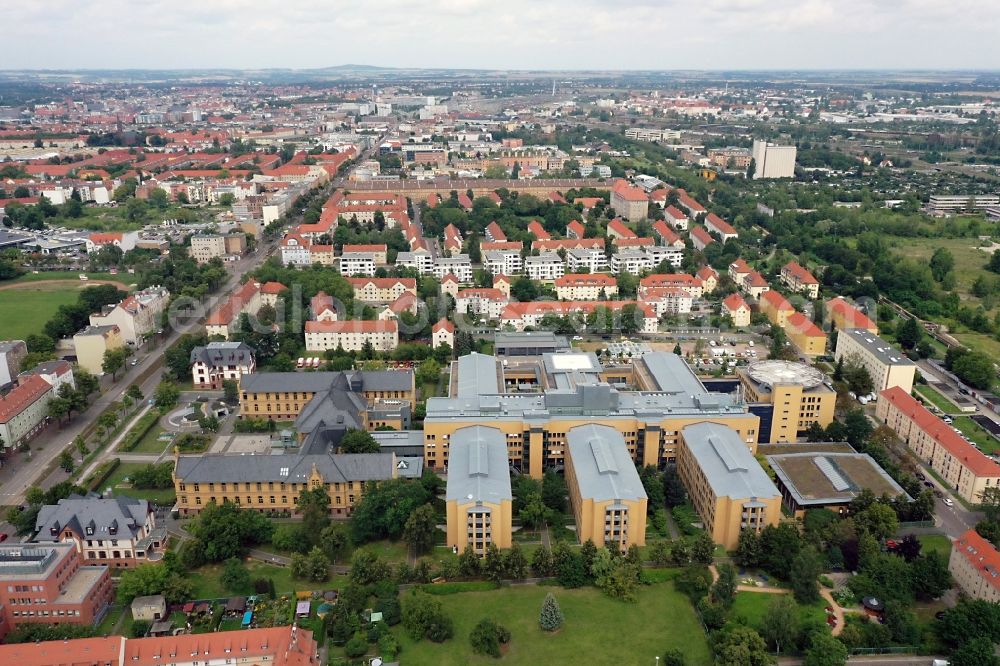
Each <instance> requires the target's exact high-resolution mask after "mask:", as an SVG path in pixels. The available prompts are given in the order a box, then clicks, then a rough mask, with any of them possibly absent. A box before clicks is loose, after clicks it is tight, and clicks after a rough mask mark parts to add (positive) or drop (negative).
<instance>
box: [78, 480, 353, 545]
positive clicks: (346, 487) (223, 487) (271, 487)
mask: <svg viewBox="0 0 1000 666" xmlns="http://www.w3.org/2000/svg"><path fill="white" fill-rule="evenodd" d="M361 484H362V482H361V481H345V482H344V483H343V484H341V483H339V482H337V483H334V484H328V485H332V486H333V490H334V492H340V490H341V488H340V486H341V485H343V486H344V488H343V489H344V490H360V489H361ZM251 485H254V486H256V488H255V489H256V490H264V487H263V486H264V482H262V481H258V482H255V483H253V484H251V483H249V482H246V483H244V484H243V490H250V486H251ZM286 485H287V486H288V487H287V489H288V490H291V491H292V492H295V491H296V490H298V489H299V488H298V486H299V484H297V483H289V484H285V482H284V481H280V482H278V486H279V488H278V490H286ZM193 486H194V491H195V492H201V484H200V483H195V484H193ZM232 486H233V487H232V490H239V489H240V484H239V482H235V483H233V484H232ZM308 488H309V484H308V483H303V484H302V490H307V489H308ZM180 489H181V490H182V491H186V490H187V484H186V483H181V484H180ZM267 489H268V490H274V489H275V488H274V482H273V481H268V482H267ZM208 490H209V491H210V492H214V491H215V483H213V482H209V484H208ZM219 490H221V491H223V492H225V491H226V484H225V483H220V484H219ZM248 501H249V500H248ZM282 501H286V500H285V498H284V497H282ZM295 501H296V502H297V501H298V499H297V498H296V500H295ZM87 545H88V546H89V545H92V544H91V543H90V542H87ZM97 545H99V546H100V545H103V544H102V543H101V542H100V541H98V542H97ZM111 545H113V546H117V545H118V542H117V541H114V542H112V544H111Z"/></svg>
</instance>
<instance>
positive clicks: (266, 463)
mask: <svg viewBox="0 0 1000 666" xmlns="http://www.w3.org/2000/svg"><path fill="white" fill-rule="evenodd" d="M313 466H315V467H316V469H317V470H318V471H319V473H320V475H321V476H322V477H323V479H324V480H325V481H326V482H327V483H344V482H345V481H382V480H386V479H391V478H392V470H393V456H392V454H391V453H341V454H325V453H321V454H306V455H300V454H295V453H289V454H279V455H260V456H255V455H231V454H206V455H200V456H180V457H179V458H178V460H177V471H176V474H177V477H178V478H179V479H180V480H181V481H182V482H184V483H209V482H213V483H234V482H247V481H250V482H255V481H275V482H287V483H305V482H306V481H308V479H309V476H310V474H311V472H312V468H313Z"/></svg>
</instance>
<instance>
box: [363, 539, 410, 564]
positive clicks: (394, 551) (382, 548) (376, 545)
mask: <svg viewBox="0 0 1000 666" xmlns="http://www.w3.org/2000/svg"><path fill="white" fill-rule="evenodd" d="M355 550H363V551H366V552H369V553H375V554H376V555H378V556H379V557H381V558H382V559H383V560H387V561H389V562H403V561H405V560H406V544H405V543H403V542H402V541H389V540H383V541H373V542H371V543H366V544H365V545H363V546H359V547H358V548H356V549H355Z"/></svg>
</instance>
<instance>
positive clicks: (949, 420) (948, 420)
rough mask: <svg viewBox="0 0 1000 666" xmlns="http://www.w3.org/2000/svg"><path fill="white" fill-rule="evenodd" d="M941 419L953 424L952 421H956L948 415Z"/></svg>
mask: <svg viewBox="0 0 1000 666" xmlns="http://www.w3.org/2000/svg"><path fill="white" fill-rule="evenodd" d="M941 420H942V421H944V422H945V423H947V424H948V425H951V424H952V423H954V422H955V421H954V420H953V419H952V418H951V417H950V416H946V417H944V418H943V419H941Z"/></svg>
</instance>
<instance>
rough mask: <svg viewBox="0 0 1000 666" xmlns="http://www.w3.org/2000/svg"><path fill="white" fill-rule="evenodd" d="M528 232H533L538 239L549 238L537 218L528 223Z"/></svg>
mask: <svg viewBox="0 0 1000 666" xmlns="http://www.w3.org/2000/svg"><path fill="white" fill-rule="evenodd" d="M528 233H531V234H533V235H534V236H535V238H537V239H538V240H548V239H549V238H551V236H549V232H547V231H546V230H545V227H543V226H542V225H541V223H539V221H538V220H532V221H531V222H529V223H528Z"/></svg>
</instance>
